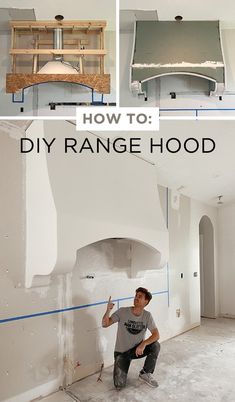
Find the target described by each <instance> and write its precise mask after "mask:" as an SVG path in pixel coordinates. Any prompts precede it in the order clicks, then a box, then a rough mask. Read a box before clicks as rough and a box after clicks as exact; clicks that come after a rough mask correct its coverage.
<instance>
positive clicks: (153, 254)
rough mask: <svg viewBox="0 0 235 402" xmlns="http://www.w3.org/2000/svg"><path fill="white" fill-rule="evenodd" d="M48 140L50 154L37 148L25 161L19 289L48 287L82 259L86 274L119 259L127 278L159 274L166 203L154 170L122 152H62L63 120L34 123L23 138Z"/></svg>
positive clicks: (164, 252) (90, 137)
mask: <svg viewBox="0 0 235 402" xmlns="http://www.w3.org/2000/svg"><path fill="white" fill-rule="evenodd" d="M54 133H56V139H55V140H54V148H53V149H54V150H52V151H51V152H50V154H48V153H47V152H46V148H45V147H44V146H41V151H40V153H39V154H38V155H35V153H34V152H28V153H26V154H25V155H24V161H25V172H26V173H25V189H26V192H25V201H26V206H25V213H26V216H25V222H26V235H25V247H26V250H25V255H26V264H25V265H26V275H25V284H26V287H31V286H39V285H40V286H41V285H47V284H48V281H50V278H51V277H53V276H55V275H56V274H63V273H70V272H72V270H73V268H74V266H75V263H76V261H78V269H79V270H80V268H81V264H80V262H81V259H82V260H83V259H84V258H83V257H84V253H85V256H86V257H87V254H88V257H89V256H91V259H89V258H88V260H86V263H85V265H86V267H87V269H88V273H89V270H90V269H91V272H95V273H97V274H98V271H102V272H103V271H104V270H105V265H106V264H107V261H112V260H113V262H114V266H115V261H117V260H118V261H119V263H120V264H119V265H116V267H118V268H120V266H122V265H123V261H120V259H122V257H123V258H124V255H126V258H125V260H129V262H130V270H129V268H128V272H129V271H131V273H130V274H131V275H132V276H133V277H137V276H139V275H143V276H144V275H145V274H146V272H147V271H151V272H152V271H155V270H158V269H160V268H163V267H165V266H166V263H167V261H168V255H169V233H168V229H167V227H166V216H165V217H164V215H163V210H164V211H166V208H167V207H166V202H167V201H166V200H165V201H162V202H163V207H162V206H161V203H160V199H159V194H158V186H157V177H156V167H155V166H153V165H152V164H151V163H148V162H146V161H145V160H143V159H141V158H139V157H136V156H134V155H131V154H129V153H128V152H124V153H121V154H120V153H117V152H114V151H113V150H110V153H107V152H106V151H104V149H102V150H100V152H99V154H95V155H94V154H92V153H91V154H90V153H89V151H88V152H87V150H86V151H84V152H81V153H79V154H78V153H77V154H76V153H74V152H73V151H72V152H70V151H68V153H65V152H64V143H65V141H67V140H66V138H68V143H70V144H71V143H75V139H73V138H74V137H75V135H76V131H75V127H74V125H73V124H71V123H69V122H65V121H63V122H59V121H53V122H42V121H34V122H33V123H32V124H31V125H30V127H29V128H28V130H27V138H29V139H30V140H31V141H33V142H34V143H36V142H37V141H38V139H39V143H41V144H44V143H45V141H43V139H45V140H46V141H47V142H48V143H51V141H53V138H54V136H55V134H54ZM76 137H77V141H78V143H77V145H78V144H80V145H81V144H82V143H83V142H84V141H86V144H88V141H89V143H90V144H92V147H94V149H95V146H96V141H97V136H96V135H94V134H92V133H88V132H82V131H81V132H79V136H77V135H76ZM26 141H27V144H26V146H27V147H28V146H29V143H30V141H28V140H26ZM119 142H120V141H119ZM52 147H53V146H52ZM51 149H52V148H51ZM70 150H71V149H70ZM164 198H165V197H164ZM164 214H166V212H164ZM87 246H88V247H89V250H88V251H87V248H86V247H87ZM84 249H85V250H84ZM93 250H95V253H94V258H93ZM127 254H128V255H127ZM97 256H98V257H97ZM93 262H94V266H93V265H92V264H93ZM124 263H125V261H124ZM117 272H118V273H119V272H121V270H119V269H118V270H117ZM110 273H112V270H111V271H110ZM81 275H82V273H81ZM82 276H83V275H82Z"/></svg>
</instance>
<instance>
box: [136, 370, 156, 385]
mask: <svg viewBox="0 0 235 402" xmlns="http://www.w3.org/2000/svg"><path fill="white" fill-rule="evenodd" d="M139 379H140V380H141V381H144V382H146V384H148V385H149V386H150V387H153V388H156V387H158V382H157V381H156V380H154V379H153V376H152V374H151V373H143V374H142V373H140V374H139Z"/></svg>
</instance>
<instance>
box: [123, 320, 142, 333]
mask: <svg viewBox="0 0 235 402" xmlns="http://www.w3.org/2000/svg"><path fill="white" fill-rule="evenodd" d="M124 325H125V327H126V329H127V331H128V332H130V334H133V335H136V334H139V333H140V332H141V331H143V329H145V325H144V324H143V321H132V320H128V322H125V324H124Z"/></svg>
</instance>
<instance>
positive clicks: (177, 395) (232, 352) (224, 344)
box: [43, 318, 235, 402]
mask: <svg viewBox="0 0 235 402" xmlns="http://www.w3.org/2000/svg"><path fill="white" fill-rule="evenodd" d="M161 346H162V347H161V352H160V355H159V360H158V365H157V369H156V371H155V377H156V379H157V380H158V382H159V387H158V388H156V389H154V388H150V387H149V386H148V385H146V384H145V383H143V382H140V381H139V380H138V372H139V370H140V369H141V368H142V364H141V363H142V362H143V360H142V359H141V360H139V361H133V362H132V364H131V367H130V371H129V375H128V383H127V387H126V388H125V389H124V390H122V391H119V392H117V391H116V390H115V389H114V387H113V382H112V367H110V368H108V369H105V370H104V372H103V374H102V381H103V382H97V377H98V375H97V374H95V375H92V376H90V377H87V378H85V379H83V380H81V381H78V382H77V383H75V384H73V385H72V386H71V387H69V390H70V391H72V392H73V394H74V395H76V396H77V398H78V399H77V401H81V402H88V401H89V402H114V401H115V402H134V401H141V402H142V401H145V402H150V401H151V402H152V401H153V400H157V401H158V402H168V401H180V402H195V401H197V402H198V401H206V402H211V401H213V402H214V401H216V402H221V401H223V402H234V401H235V320H232V319H226V318H219V319H216V320H209V319H203V320H202V325H201V327H198V328H195V329H193V330H192V331H189V332H186V333H185V334H183V335H180V336H177V337H176V338H173V339H171V340H169V341H166V342H163V343H162V345H161ZM74 400H76V399H74ZM71 401H73V399H71V398H70V397H69V396H68V395H66V394H64V393H63V392H62V391H61V392H58V393H56V394H53V395H51V396H50V397H48V398H45V399H43V402H71Z"/></svg>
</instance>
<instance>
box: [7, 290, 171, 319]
mask: <svg viewBox="0 0 235 402" xmlns="http://www.w3.org/2000/svg"><path fill="white" fill-rule="evenodd" d="M163 293H168V290H163V291H161V292H155V293H152V295H159V294H163ZM130 299H133V296H131V297H123V298H121V299H115V300H112V301H114V302H118V303H119V302H120V301H122V300H130ZM102 304H107V300H105V301H101V302H97V303H92V304H82V305H81V306H73V307H66V308H62V309H58V310H50V311H43V312H41V313H34V314H27V315H19V316H16V317H10V318H4V319H3V320H0V324H3V323H6V322H11V321H18V320H24V319H27V318H34V317H41V316H44V315H51V314H59V313H64V312H66V311H73V310H81V309H83V308H88V307H94V306H99V305H102Z"/></svg>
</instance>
